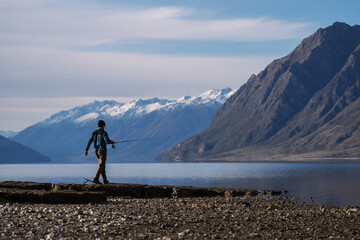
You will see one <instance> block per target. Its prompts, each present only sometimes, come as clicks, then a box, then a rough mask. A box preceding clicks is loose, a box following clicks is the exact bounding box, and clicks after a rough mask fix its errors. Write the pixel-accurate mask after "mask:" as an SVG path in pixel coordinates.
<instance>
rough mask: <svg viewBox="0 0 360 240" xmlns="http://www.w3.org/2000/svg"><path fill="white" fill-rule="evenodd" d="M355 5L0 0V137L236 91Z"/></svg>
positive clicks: (353, 16)
mask: <svg viewBox="0 0 360 240" xmlns="http://www.w3.org/2000/svg"><path fill="white" fill-rule="evenodd" d="M359 9H360V1H355V0H347V1H340V0H338V1H335V0H326V1H325V0H317V1H307V0H305V1H289V0H287V1H282V0H281V1H280V0H278V1H276V0H274V1H270V0H262V1H259V0H251V1H250V0H227V1H219V0H206V1H202V0H191V1H187V0H181V1H168V0H167V1H153V0H142V1H137V0H132V1H118V0H107V1H106V0H105V1H104V0H103V1H95V0H88V1H85V0H0V84H1V86H2V87H1V88H0V111H1V112H2V114H1V116H0V123H1V126H2V127H0V130H15V131H17V130H21V129H23V128H25V127H27V126H30V125H31V124H34V123H36V122H38V121H41V120H43V119H44V118H46V117H49V116H50V115H51V114H53V113H56V112H57V111H59V110H62V109H68V108H71V107H74V106H77V105H80V104H85V103H88V102H90V101H92V100H95V99H98V100H102V99H115V100H118V101H123V102H124V101H129V100H132V99H135V98H149V97H155V96H156V97H166V98H177V97H181V96H183V95H199V94H201V93H202V92H205V91H207V90H209V89H212V88H224V87H231V88H239V87H240V86H241V85H242V84H244V83H245V82H246V81H247V79H248V78H249V77H250V75H251V74H257V73H259V72H260V71H261V70H262V69H263V68H264V67H265V66H266V65H267V64H269V63H270V62H271V61H272V60H274V59H276V58H279V57H282V56H285V55H287V54H288V53H289V52H290V51H292V50H293V49H294V48H295V47H296V46H297V45H298V44H299V43H300V41H301V40H302V39H303V38H305V37H307V36H309V35H310V34H312V33H313V32H315V31H316V30H317V29H318V28H325V27H327V26H329V25H331V24H333V23H334V22H335V21H340V22H346V23H348V24H350V25H355V24H360V15H359V14H358V10H359Z"/></svg>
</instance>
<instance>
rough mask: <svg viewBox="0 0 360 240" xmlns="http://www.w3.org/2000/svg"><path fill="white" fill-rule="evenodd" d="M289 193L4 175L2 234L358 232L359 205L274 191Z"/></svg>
mask: <svg viewBox="0 0 360 240" xmlns="http://www.w3.org/2000/svg"><path fill="white" fill-rule="evenodd" d="M283 193H286V191H274V190H251V189H224V188H196V187H177V186H151V185H140V184H120V183H117V184H106V185H97V184H90V185H80V184H51V183H32V182H0V229H1V231H0V238H1V239H23V238H26V239H39V238H40V239H61V240H67V239H69V240H70V239H74V238H80V239H104V238H105V239H160V240H165V239H166V240H169V239H304V238H305V239H324V238H327V239H329V238H337V239H360V207H351V206H322V205H312V204H307V203H296V202H295V200H296V198H294V197H283V196H276V195H279V194H280V195H281V194H283ZM266 194H267V196H266ZM131 196H132V197H131ZM7 197H8V199H6V198H7ZM91 198H92V199H91ZM9 199H10V200H14V202H10V201H9ZM23 199H26V200H27V202H26V201H25V202H24V201H22V200H23ZM84 200H86V201H88V202H86V201H84ZM89 200H92V201H93V202H91V201H90V202H89ZM29 201H30V202H29ZM38 201H40V202H38ZM76 201H78V202H77V203H75V202H76ZM37 202H38V203H37Z"/></svg>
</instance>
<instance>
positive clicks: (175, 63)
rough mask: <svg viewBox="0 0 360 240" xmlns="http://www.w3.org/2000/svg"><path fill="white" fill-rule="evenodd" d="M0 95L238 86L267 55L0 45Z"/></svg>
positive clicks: (167, 92) (175, 91)
mask: <svg viewBox="0 0 360 240" xmlns="http://www.w3.org/2000/svg"><path fill="white" fill-rule="evenodd" d="M0 52H1V53H2V54H1V55H0V72H1V73H2V79H7V81H2V88H1V89H0V94H1V96H8V97H13V96H28V97H36V96H42V97H49V96H98V97H105V96H113V97H118V96H124V97H132V96H159V97H161V96H179V95H182V94H185V93H186V94H188V95H193V94H194V95H195V94H199V93H201V92H203V91H206V90H208V89H210V88H223V87H226V86H230V87H233V88H238V87H240V86H241V85H242V84H243V83H244V82H245V81H246V80H247V79H248V78H249V77H250V75H251V74H253V73H258V72H259V71H260V70H262V69H263V68H264V67H265V66H266V65H267V64H268V63H270V61H271V58H263V57H244V58H239V57H234V58H232V57H217V58H211V57H175V56H168V55H146V54H125V53H111V52H76V51H75V52H73V51H67V50H56V49H51V48H40V47H6V48H5V47H0Z"/></svg>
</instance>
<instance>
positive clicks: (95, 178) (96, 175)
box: [94, 151, 103, 183]
mask: <svg viewBox="0 0 360 240" xmlns="http://www.w3.org/2000/svg"><path fill="white" fill-rule="evenodd" d="M95 155H96V158H97V160H98V163H99V166H98V169H97V170H96V173H95V176H94V182H96V183H99V177H100V174H101V173H102V169H103V164H102V161H103V160H102V154H101V151H95Z"/></svg>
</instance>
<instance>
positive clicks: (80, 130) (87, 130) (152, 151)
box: [14, 88, 234, 162]
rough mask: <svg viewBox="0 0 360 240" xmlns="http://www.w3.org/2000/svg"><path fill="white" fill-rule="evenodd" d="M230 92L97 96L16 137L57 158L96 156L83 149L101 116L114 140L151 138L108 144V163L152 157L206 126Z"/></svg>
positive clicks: (75, 159) (71, 159)
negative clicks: (126, 99)
mask: <svg viewBox="0 0 360 240" xmlns="http://www.w3.org/2000/svg"><path fill="white" fill-rule="evenodd" d="M233 93H234V91H232V90H231V89H230V88H225V89H222V90H210V91H208V92H205V93H204V94H201V95H200V96H197V97H190V96H186V97H182V98H180V99H177V100H167V99H159V98H153V99H147V100H142V99H138V100H134V101H132V102H129V103H118V102H116V101H103V102H98V101H95V102H93V103H90V104H87V105H83V106H79V107H76V108H74V109H71V110H67V111H62V112H59V113H57V114H55V115H53V116H51V117H50V118H48V119H45V120H44V121H42V122H40V123H37V124H35V125H33V126H31V127H29V128H27V129H25V130H23V131H21V132H20V133H19V134H18V135H16V136H15V137H14V140H16V141H19V142H20V143H22V144H24V145H27V146H29V147H31V148H33V149H36V150H37V151H39V152H41V153H43V154H45V155H47V156H50V157H51V158H52V159H53V160H55V161H57V162H59V161H60V162H79V161H96V160H95V159H94V156H93V155H94V154H89V157H88V158H84V157H83V151H84V149H85V146H86V144H87V141H88V139H89V137H90V136H91V133H92V132H93V131H94V130H96V129H97V121H98V120H99V119H104V120H105V122H106V124H107V127H106V131H107V132H108V133H109V137H110V139H112V140H114V141H117V140H127V139H138V138H152V139H149V140H144V141H137V142H129V143H119V144H118V145H117V149H116V150H114V149H109V152H108V154H109V160H111V162H150V161H152V159H153V158H154V157H155V156H156V155H158V154H159V153H161V152H162V151H164V150H168V149H171V148H172V147H174V146H176V144H178V143H179V142H181V141H184V140H185V139H187V138H189V137H190V136H193V135H195V134H198V133H200V132H201V131H203V130H204V129H206V128H207V127H208V126H209V125H210V123H211V121H212V119H213V117H214V115H215V112H216V111H217V110H218V109H219V108H220V107H221V106H222V104H223V103H224V102H225V101H226V100H227V98H228V97H229V96H230V95H231V94H233ZM91 149H93V148H92V147H91Z"/></svg>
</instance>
